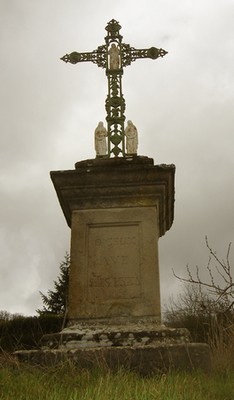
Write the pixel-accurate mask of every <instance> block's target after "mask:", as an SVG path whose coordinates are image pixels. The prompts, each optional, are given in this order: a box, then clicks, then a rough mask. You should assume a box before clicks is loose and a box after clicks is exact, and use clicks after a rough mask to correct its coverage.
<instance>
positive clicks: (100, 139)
mask: <svg viewBox="0 0 234 400" xmlns="http://www.w3.org/2000/svg"><path fill="white" fill-rule="evenodd" d="M94 135H95V150H96V156H97V157H98V156H105V155H106V152H107V145H106V137H107V130H106V128H105V127H104V126H103V122H99V123H98V126H97V128H96V129H95V132H94Z"/></svg>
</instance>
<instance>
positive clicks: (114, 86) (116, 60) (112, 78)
mask: <svg viewBox="0 0 234 400" xmlns="http://www.w3.org/2000/svg"><path fill="white" fill-rule="evenodd" d="M105 29H106V31H107V36H106V37H105V42H106V44H104V45H102V46H98V48H97V49H96V50H94V51H92V52H86V53H77V52H76V51H74V52H72V53H71V54H66V55H65V56H63V57H61V60H63V61H65V62H66V63H67V62H69V63H71V64H77V63H79V62H86V61H91V62H93V63H94V64H97V66H98V67H102V68H105V69H106V75H107V79H108V95H107V99H106V104H105V107H106V112H107V116H106V121H107V133H108V157H111V156H112V155H114V156H115V157H118V156H119V155H122V156H125V134H124V121H125V115H124V112H125V100H124V97H123V93H122V75H123V67H127V66H128V65H130V64H131V63H132V61H135V60H136V59H137V58H152V59H153V60H156V58H158V57H164V56H165V55H166V54H167V51H165V50H163V49H157V48H156V47H151V48H149V49H135V48H134V47H131V46H130V45H129V44H125V43H122V38H123V37H122V36H121V35H120V33H119V31H120V29H121V26H120V25H119V23H118V22H117V21H115V20H114V19H112V20H111V21H110V22H108V24H107V26H106V28H105Z"/></svg>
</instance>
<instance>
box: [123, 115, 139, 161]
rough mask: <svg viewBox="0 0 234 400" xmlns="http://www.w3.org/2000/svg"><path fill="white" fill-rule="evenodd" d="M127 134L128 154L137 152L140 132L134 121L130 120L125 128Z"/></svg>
mask: <svg viewBox="0 0 234 400" xmlns="http://www.w3.org/2000/svg"><path fill="white" fill-rule="evenodd" d="M125 135H126V149H127V153H128V154H137V147H138V133H137V128H136V127H135V125H133V123H132V121H128V125H127V127H126V129H125Z"/></svg>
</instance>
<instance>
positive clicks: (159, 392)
mask: <svg viewBox="0 0 234 400" xmlns="http://www.w3.org/2000/svg"><path fill="white" fill-rule="evenodd" d="M0 399H1V400H32V399H33V400H81V399H82V400H151V399H154V400H157V399H160V400H182V399H183V400H200V399H202V400H204V399H206V400H233V399H234V371H233V370H230V369H225V371H223V372H222V374H221V373H220V372H219V373H217V372H216V371H214V372H213V373H211V374H209V375H207V374H204V373H202V372H199V371H198V372H196V373H192V374H189V373H173V372H171V373H168V374H167V375H161V376H159V375H158V376H154V377H150V378H143V377H140V376H139V375H137V374H136V373H133V372H127V371H123V370H120V371H118V372H117V373H111V372H110V371H108V370H107V369H101V368H100V367H99V368H98V369H96V370H92V371H90V370H86V369H81V368H79V367H77V366H74V365H73V364H72V363H71V362H67V363H63V364H60V365H57V366H54V367H50V368H45V367H43V368H39V367H30V366H29V365H25V364H24V365H22V364H19V363H18V362H17V361H16V360H15V359H13V358H11V357H10V356H7V355H4V356H2V357H1V358H0Z"/></svg>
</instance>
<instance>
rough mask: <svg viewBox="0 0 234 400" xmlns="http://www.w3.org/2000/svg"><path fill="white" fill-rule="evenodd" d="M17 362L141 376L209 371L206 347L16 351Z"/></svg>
mask: <svg viewBox="0 0 234 400" xmlns="http://www.w3.org/2000/svg"><path fill="white" fill-rule="evenodd" d="M16 356H17V358H18V360H19V361H23V362H27V363H31V364H34V365H35V364H36V365H47V366H48V365H55V364H57V363H59V362H64V361H67V360H68V359H69V360H72V361H73V362H74V363H75V364H77V365H79V366H80V367H82V368H92V367H97V366H100V367H107V368H109V369H111V370H114V371H116V370H118V369H120V368H125V369H126V370H132V371H136V372H138V373H140V374H142V375H145V376H146V375H152V374H155V373H162V372H163V373H165V372H168V371H170V370H182V371H183V370H186V371H193V370H194V369H201V370H204V371H207V372H209V371H210V368H211V366H210V353H209V347H208V346H207V345H206V344H203V343H185V344H160V345H158V346H147V347H145V346H142V347H135V348H134V347H103V348H93V349H86V350H83V349H71V350H61V349H58V350H33V351H32V350H31V351H17V352H16Z"/></svg>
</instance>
